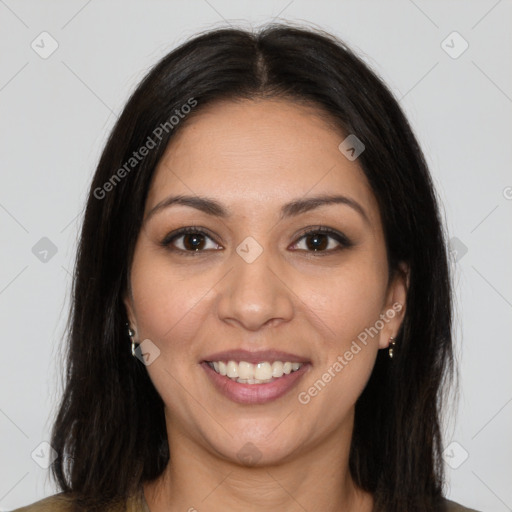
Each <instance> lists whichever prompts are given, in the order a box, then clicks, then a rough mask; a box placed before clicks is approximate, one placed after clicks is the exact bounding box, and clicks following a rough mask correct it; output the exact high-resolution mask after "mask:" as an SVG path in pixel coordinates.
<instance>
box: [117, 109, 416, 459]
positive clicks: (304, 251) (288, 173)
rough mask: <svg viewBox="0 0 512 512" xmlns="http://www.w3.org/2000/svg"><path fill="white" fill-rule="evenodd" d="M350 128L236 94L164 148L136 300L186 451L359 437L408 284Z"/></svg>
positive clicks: (241, 452) (274, 455)
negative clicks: (389, 246)
mask: <svg viewBox="0 0 512 512" xmlns="http://www.w3.org/2000/svg"><path fill="white" fill-rule="evenodd" d="M344 138H345V136H343V135H342V134H341V133H340V132H338V131H337V130H335V129H334V128H333V127H332V126H329V125H328V124H326V122H325V121H323V120H321V119H320V118H319V117H318V116H317V115H315V111H314V110H312V109H308V108H306V107H303V106H298V105H296V104H294V103H291V102H287V101H285V100H272V101H270V100H264V101H263V100H262V101H250V100H245V101H240V102H222V103H217V104H215V105H213V106H211V107H208V108H206V109H205V110H203V111H202V112H201V113H199V114H198V115H197V117H195V118H194V119H191V120H190V123H189V124H187V125H186V127H184V128H183V130H182V131H181V132H179V133H178V134H177V136H176V137H175V138H174V139H173V141H172V142H171V144H170V145H169V147H168V149H167V152H166V154H165V155H164V157H163V158H162V160H161V161H160V163H159V165H158V167H157V169H156V171H155V175H154V178H153V181H152V184H151V187H150V191H149V194H148V198H147V202H146V211H145V221H144V226H143V228H142V229H141V231H140V234H139V237H138V240H137V244H136V248H135V254H134V260H133V266H132V269H131V293H130V294H129V295H128V296H127V297H126V299H125V303H126V306H127V309H128V314H129V319H130V323H131V325H132V327H133V328H134V329H135V330H136V340H138V341H142V340H149V341H144V342H143V344H142V351H143V352H145V353H147V354H148V355H147V356H146V357H147V363H149V364H147V371H148V372H149V375H150V377H151V379H152V381H153V383H154V385H155V387H156V389H157V390H158V392H159V394H160V395H161V397H162V399H163V402H164V404H165V412H166V420H167V427H168V431H169V433H170V436H169V438H170V443H171V451H172V445H173V439H177V438H179V439H181V440H187V441H189V444H190V445H191V446H194V447H195V448H196V449H199V450H203V452H204V451H206V452H209V453H210V454H211V455H214V456H216V457H222V458H224V459H228V460H233V461H241V462H245V463H253V464H264V463H272V462H279V461H285V460H292V459H293V458H294V457H296V456H298V455H300V453H305V451H308V450H311V449H312V448H313V447H318V446H321V445H322V443H323V442H327V440H329V439H335V438H336V437H335V436H336V435H337V434H342V433H345V434H347V433H348V434H349V435H350V432H351V428H352V420H353V410H354V404H355V402H356V400H357V398H358V397H359V395H360V394H361V392H362V391H363V389H364V387H365V385H366V383H367V381H368V379H369V377H370V374H371V371H372V368H373V365H374V362H375V358H376V355H377V351H378V349H379V348H385V347H387V346H388V344H389V337H390V336H394V335H396V333H397V332H398V329H399V326H400V322H401V320H402V318H403V313H404V308H402V305H403V304H405V293H406V284H405V282H404V279H403V278H402V277H398V278H396V279H395V280H394V281H393V282H389V283H388V262H387V259H386V251H385V240H384V236H383V229H382V225H381V220H380V215H379V211H378V207H377V203H376V200H375V197H374V195H373V193H372V191H371V188H370V186H369V184H368V182H367V180H366V178H365V176H364V174H363V172H362V170H361V169H360V167H359V165H358V162H357V159H356V160H354V161H351V160H349V159H348V158H347V157H346V156H345V155H344V154H343V153H342V152H341V151H340V149H338V146H339V145H340V143H341V142H342V141H343V140H344ZM175 196H182V199H181V201H172V200H171V198H172V197H175ZM335 196H339V197H341V199H340V198H338V200H336V201H333V202H329V203H328V202H324V199H325V198H327V197H331V198H334V197H335ZM184 197H186V198H187V199H184ZM315 198H319V200H315ZM343 198H344V199H343ZM182 228H190V229H189V233H185V234H183V233H181V234H179V233H176V232H177V231H178V230H180V229H182ZM325 229H328V230H330V231H331V233H327V234H325V233H324V231H323V230H325ZM307 233H309V234H307ZM226 351H245V352H232V353H230V354H229V353H226V354H221V353H222V352H226ZM262 351H264V352H265V353H263V352H262ZM260 352H261V353H260ZM230 361H232V362H230ZM208 362H209V363H211V364H208ZM213 363H215V365H213ZM239 363H240V364H239ZM248 363H254V364H248ZM257 363H261V364H259V365H258V364H257ZM281 363H299V364H295V365H290V364H281ZM300 363H302V365H300ZM134 364H142V363H138V362H137V361H135V362H134ZM223 365H226V366H225V367H224V366H223ZM211 366H214V367H216V369H215V368H212V367H211ZM297 366H299V369H298V370H295V369H296V368H297ZM290 370H291V371H290ZM226 371H227V372H228V375H231V377H229V376H227V375H221V374H222V373H225V372H226ZM219 372H220V373H219ZM237 372H238V373H237ZM287 372H288V373H287ZM237 375H238V377H237ZM279 375H282V376H281V377H279ZM238 378H240V379H243V380H244V381H246V380H249V382H242V383H239V382H238V381H237V380H236V379H238ZM250 379H258V380H255V381H251V380H250ZM269 379H271V380H270V382H267V380H269ZM262 380H263V381H265V382H261V381H262ZM251 382H252V383H251Z"/></svg>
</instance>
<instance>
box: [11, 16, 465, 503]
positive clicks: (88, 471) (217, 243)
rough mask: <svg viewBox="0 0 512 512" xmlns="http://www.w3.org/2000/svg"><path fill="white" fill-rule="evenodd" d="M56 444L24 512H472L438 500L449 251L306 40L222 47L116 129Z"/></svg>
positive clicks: (103, 166) (344, 58)
mask: <svg viewBox="0 0 512 512" xmlns="http://www.w3.org/2000/svg"><path fill="white" fill-rule="evenodd" d="M73 291H74V294H73V309H72V317H71V323H70V334H69V356H68V365H69V366H68V374H67V386H66V390H65V393H64V396H63V399H62V403H61V406H60V411H59V414H58V416H57V419H56V422H55V425H54V430H53V437H52V443H51V444H52V446H53V447H54V449H55V450H56V451H57V453H58V454H59V458H58V459H57V460H56V461H55V463H54V464H53V467H52V470H53V475H54V476H55V478H56V480H57V482H58V484H59V486H60V488H61V489H62V491H63V492H62V493H60V494H58V495H56V496H54V497H50V498H47V499H46V500H43V501H41V502H38V503H36V504H34V505H32V506H29V507H27V508H24V509H21V510H27V511H38V510H52V511H53V510H70V511H71V510H87V511H88V510H101V511H114V510H130V511H143V510H145V511H149V510H150V511H151V512H161V511H175V510H189V511H195V510H198V511H201V510H208V511H212V512H215V511H217V510H244V511H247V510H250V511H263V510H264V511H270V510H287V511H295V510H297V511H299V510H308V511H313V510H323V511H325V510H332V511H339V510H344V511H349V512H352V511H361V512H370V511H386V512H399V511H404V512H405V511H407V512H411V511H418V512H419V511H432V510H436V511H437V510H439V511H442V510H445V511H449V510H469V509H466V508H464V507H461V506H459V505H456V504H454V503H453V502H450V501H448V500H446V499H444V498H443V497H442V495H443V483H444V479H443V465H442V459H441V450H442V447H441V444H442V442H441V430H440V413H441V409H440V407H441V402H442V399H443V397H444V396H445V392H446V389H445V388H446V386H445V384H448V383H449V380H450V377H451V375H452V373H453V358H452V339H451V287H450V278H449V271H448V265H447V254H446V245H445V235H444V231H443V227H442V224H441V221H440V215H439V211H438V204H437V199H436V195H435V192H434V190H433V186H432V182H431V178H430V175H429V172H428V169H427V166H426V163H425V160H424V157H423V155H422V153H421V150H420V148H419V146H418V143H417V141H416V139H415V137H414V135H413V133H412V131H411V129H410V127H409V124H408V122H407V121H406V119H405V117H404V115H403V113H402V112H401V110H400V108H399V106H398V104H397V102H396V100H395V99H394V98H393V97H392V95H391V93H390V92H389V91H388V89H387V88H386V86H385V85H384V84H383V83H382V82H381V80H380V79H379V78H378V77H376V75H375V74H374V73H373V72H372V71H371V70H369V69H368V67H367V66H366V65H365V64H364V63H362V62H361V61H360V60H359V59H358V58H357V57H356V56H355V55H354V54H353V53H352V52H351V51H350V50H349V49H348V48H347V47H346V46H345V45H344V44H343V43H341V42H339V41H337V40H336V39H334V38H333V37H332V36H330V35H328V34H324V33H320V32H318V31H311V30H308V29H300V28H290V27H286V26H282V25H275V26H268V27H266V28H265V29H263V30H261V31H260V32H258V33H256V34H253V33H250V32H246V31H243V30H235V29H222V30H215V31H211V32H208V33H206V34H202V35H200V36H198V37H195V38H194V39H192V40H190V41H189V42H187V43H186V44H184V45H182V46H181V47H179V48H178V49H176V50H174V51H173V52H171V53H170V54H169V55H167V56H166V57H165V58H164V59H163V60H162V61H161V62H160V63H159V64H158V65H156V66H155V67H154V69H153V70H152V71H151V72H150V73H149V74H148V75H147V76H146V78H145V79H144V80H143V81H142V83H141V84H140V85H139V87H138V88H137V90H136V91H135V93H134V94H133V96H132V97H131V99H130V100H129V102H128V104H127V106H126V107H125V109H124V111H123V113H122V115H121V116H120V118H119V121H118V122H117V124H116V126H115V128H114V130H113V132H112V134H111V136H110V138H109V140H108V143H107V145H106V148H105V150H104V152H103V155H102V157H101V160H100V163H99V165H98V169H97V171H96V174H95V176H94V179H93V183H92V186H91V191H90V195H89V200H88V203H87V209H86V213H85V219H84V224H83V229H82V233H81V240H80V246H79V249H78V256H77V262H76V268H75V279H74V290H73Z"/></svg>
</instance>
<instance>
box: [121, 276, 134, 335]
mask: <svg viewBox="0 0 512 512" xmlns="http://www.w3.org/2000/svg"><path fill="white" fill-rule="evenodd" d="M123 303H124V307H125V308H126V318H127V320H128V325H129V326H130V327H131V328H132V329H133V330H134V331H135V332H137V321H136V316H135V308H134V305H133V295H132V292H131V288H130V286H129V285H128V290H127V291H126V292H125V294H124V296H123Z"/></svg>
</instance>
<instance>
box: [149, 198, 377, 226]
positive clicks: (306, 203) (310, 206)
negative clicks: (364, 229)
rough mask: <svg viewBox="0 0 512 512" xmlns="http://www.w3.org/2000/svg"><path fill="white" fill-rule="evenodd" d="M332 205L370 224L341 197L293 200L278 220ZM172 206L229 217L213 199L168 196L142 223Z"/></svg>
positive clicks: (349, 200) (360, 209) (354, 204)
mask: <svg viewBox="0 0 512 512" xmlns="http://www.w3.org/2000/svg"><path fill="white" fill-rule="evenodd" d="M332 204H343V205H346V206H349V207H350V208H352V209H353V210H355V211H356V212H358V213H359V214H360V215H361V217H363V219H364V220H365V221H366V222H367V223H368V224H371V223H370V219H369V217H368V215H367V214H366V211H365V209H364V208H363V207H362V206H361V205H360V204H359V203H358V202H357V201H355V200H354V199H352V198H350V197H347V196H342V195H319V196H314V197H309V198H300V199H295V200H293V201H290V202H289V203H286V204H285V205H283V206H282V207H281V212H280V218H281V220H283V219H285V218H288V217H294V216H296V215H300V214H301V213H305V212H308V211H311V210H314V209H316V208H319V207H321V206H326V205H332ZM173 205H182V206H189V207H190V208H195V209H196V210H199V211H202V212H203V213H206V214H207V215H212V216H214V217H220V218H228V217H230V216H231V212H230V211H229V209H227V208H225V207H224V206H223V205H222V204H221V203H219V202H218V201H216V200H215V199H211V198H209V197H204V196H187V195H177V196H169V197H167V198H165V199H163V200H162V201H160V202H159V203H158V204H157V205H156V206H154V207H153V208H151V210H150V211H149V212H148V214H147V215H146V219H145V221H144V222H147V221H148V220H149V219H150V218H151V217H153V216H154V215H155V214H157V213H158V212H160V211H162V210H164V209H166V208H169V207H170V206H173Z"/></svg>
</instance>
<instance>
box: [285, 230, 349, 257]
mask: <svg viewBox="0 0 512 512" xmlns="http://www.w3.org/2000/svg"><path fill="white" fill-rule="evenodd" d="M352 245H354V244H353V243H352V242H351V241H350V240H349V239H348V238H347V237H346V236H345V235H343V234H342V233H339V232H338V231H334V230H332V229H330V228H323V227H319V228H316V229H313V230H309V231H307V232H306V233H304V234H303V235H302V236H301V237H300V238H299V240H298V242H296V243H295V244H294V249H295V250H301V251H307V252H318V253H331V252H335V251H339V250H341V249H345V248H348V247H351V246H352Z"/></svg>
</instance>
